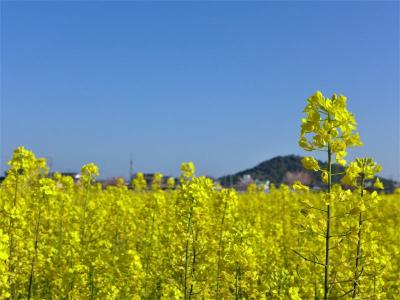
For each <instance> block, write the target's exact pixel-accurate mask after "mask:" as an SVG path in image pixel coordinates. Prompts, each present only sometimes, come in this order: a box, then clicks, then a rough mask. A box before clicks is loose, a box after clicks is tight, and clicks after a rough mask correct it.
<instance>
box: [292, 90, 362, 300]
mask: <svg viewBox="0 0 400 300" xmlns="http://www.w3.org/2000/svg"><path fill="white" fill-rule="evenodd" d="M346 101H347V98H346V97H345V96H343V95H339V96H338V95H336V94H333V96H332V98H327V97H324V95H322V93H321V92H319V91H318V92H316V93H315V94H314V95H312V96H311V97H310V98H308V99H307V105H306V107H305V109H304V112H305V113H306V117H305V118H303V119H302V120H301V121H302V125H301V134H300V140H299V145H300V147H302V148H303V149H304V150H306V151H324V152H326V154H327V160H328V168H327V169H325V170H324V169H321V168H320V166H319V165H318V162H317V161H316V160H315V158H313V157H305V158H304V159H303V161H302V163H303V165H304V167H305V168H306V169H310V170H314V171H320V172H321V173H322V179H323V181H324V182H326V183H327V184H328V190H327V197H326V217H325V220H326V232H325V233H326V234H325V263H324V299H328V297H329V291H330V285H329V275H330V274H329V271H330V269H329V266H330V239H331V220H332V212H331V210H332V205H333V200H334V198H335V195H334V193H332V176H333V175H335V174H333V173H332V164H333V162H334V160H336V162H337V163H339V164H341V165H343V166H344V165H345V164H346V161H345V159H344V158H345V157H346V155H347V152H346V149H347V148H348V147H354V146H361V145H362V143H361V141H360V137H359V135H358V133H356V132H355V130H356V121H355V118H354V115H353V114H352V113H351V112H349V111H348V110H347V104H346Z"/></svg>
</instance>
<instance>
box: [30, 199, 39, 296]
mask: <svg viewBox="0 0 400 300" xmlns="http://www.w3.org/2000/svg"><path fill="white" fill-rule="evenodd" d="M40 199H41V197H40V198H39V201H38V217H37V220H36V228H35V241H34V254H33V257H32V262H31V272H30V275H29V287H28V300H29V299H31V295H32V286H33V279H34V278H33V276H34V273H35V264H36V260H37V253H38V243H39V230H40V216H41V213H42V207H41V206H42V205H41V201H40Z"/></svg>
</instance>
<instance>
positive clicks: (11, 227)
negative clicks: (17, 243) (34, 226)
mask: <svg viewBox="0 0 400 300" xmlns="http://www.w3.org/2000/svg"><path fill="white" fill-rule="evenodd" d="M18 183H19V171H18V172H17V174H16V179H15V187H14V200H13V209H15V208H16V207H17V197H18ZM8 232H9V235H10V248H9V256H8V257H9V258H8V260H9V269H8V270H9V274H13V273H14V271H15V265H14V218H13V217H12V216H10V225H9V230H8ZM10 277H11V276H10ZM15 292H16V291H15V282H14V281H12V282H10V294H11V299H15V298H16V295H15Z"/></svg>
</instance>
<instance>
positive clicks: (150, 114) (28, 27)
mask: <svg viewBox="0 0 400 300" xmlns="http://www.w3.org/2000/svg"><path fill="white" fill-rule="evenodd" d="M398 52H399V4H398V2H395V1H394V2H369V1H368V2H339V1H338V2H316V1H313V2H189V3H183V2H147V3H146V2H107V1H105V2H75V1H71V2H53V3H51V2H29V1H25V2H1V152H0V156H1V172H3V171H4V170H5V168H6V162H7V160H8V159H9V158H10V156H11V153H12V150H13V148H15V147H17V146H19V145H24V146H25V147H27V148H29V149H31V150H33V151H34V152H35V153H36V154H37V155H38V156H45V157H49V158H51V160H52V167H53V169H54V170H59V171H75V170H79V168H80V166H81V165H83V164H85V163H87V162H91V161H93V162H95V163H97V164H98V165H99V166H100V171H101V173H102V177H103V178H104V177H110V176H116V175H123V176H128V170H129V160H130V158H132V159H133V163H134V167H135V170H136V171H144V172H155V171H161V172H163V173H164V174H168V175H177V174H178V172H179V165H180V163H181V162H182V161H189V160H192V161H193V162H195V164H196V166H197V170H198V172H197V173H198V174H208V175H212V176H220V175H224V174H227V173H231V172H236V171H239V170H242V169H244V168H248V167H252V166H254V165H256V164H258V163H259V162H261V161H263V160H266V159H269V158H272V157H274V156H276V155H286V154H292V153H293V154H300V155H303V154H305V152H303V151H302V150H301V149H300V148H299V147H298V145H297V141H298V136H299V131H300V119H301V117H302V109H303V108H304V106H305V103H306V98H307V97H308V96H309V95H311V94H312V93H314V92H315V91H316V90H321V91H322V92H323V93H324V94H327V95H330V94H332V93H333V92H337V93H342V94H345V95H346V96H347V97H348V106H349V109H350V110H351V111H352V112H354V113H355V115H356V118H357V121H358V123H359V132H360V135H361V138H362V141H363V142H364V145H365V146H364V147H362V148H358V149H354V150H350V156H349V157H350V158H353V157H355V156H373V157H374V158H375V159H376V160H377V161H378V162H380V163H381V164H382V165H383V168H384V171H383V175H385V176H387V177H389V178H395V179H400V171H399V169H400V161H399V55H398ZM319 157H320V158H323V157H322V156H321V155H319Z"/></svg>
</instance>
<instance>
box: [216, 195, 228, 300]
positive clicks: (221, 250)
mask: <svg viewBox="0 0 400 300" xmlns="http://www.w3.org/2000/svg"><path fill="white" fill-rule="evenodd" d="M226 206H227V202H226V201H225V203H224V210H223V212H222V220H221V231H220V233H219V246H218V263H217V292H216V294H217V295H216V298H217V299H218V300H219V299H220V291H219V278H220V273H221V261H222V252H223V244H222V235H223V232H224V222H225V211H226Z"/></svg>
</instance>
